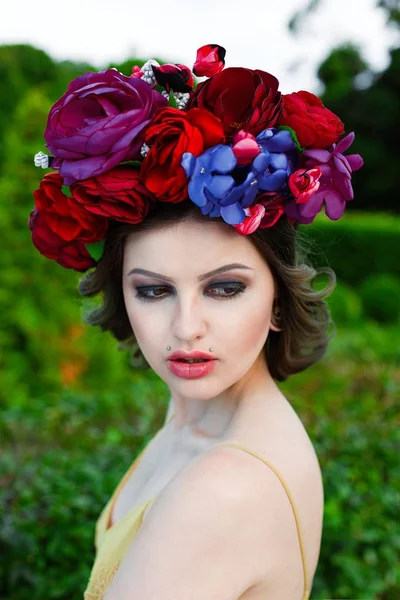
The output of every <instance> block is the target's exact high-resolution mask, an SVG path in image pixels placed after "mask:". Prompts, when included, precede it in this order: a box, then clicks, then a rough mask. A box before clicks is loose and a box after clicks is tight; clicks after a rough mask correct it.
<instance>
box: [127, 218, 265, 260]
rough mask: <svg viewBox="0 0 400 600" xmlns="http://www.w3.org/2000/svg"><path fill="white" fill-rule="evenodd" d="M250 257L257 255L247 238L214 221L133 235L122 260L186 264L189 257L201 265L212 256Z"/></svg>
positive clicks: (186, 223)
mask: <svg viewBox="0 0 400 600" xmlns="http://www.w3.org/2000/svg"><path fill="white" fill-rule="evenodd" d="M253 255H254V256H256V255H257V252H256V250H255V248H254V246H253V244H252V243H251V242H250V241H249V240H248V239H247V238H246V236H241V235H239V234H238V233H237V232H236V231H233V230H232V229H231V228H229V229H228V227H227V226H224V225H223V224H222V225H221V223H217V222H211V223H204V222H181V223H177V224H176V225H173V226H169V227H164V228H160V229H150V230H146V231H141V232H138V233H135V232H132V233H131V234H130V235H129V236H128V238H127V240H126V244H125V258H126V259H128V258H129V260H130V259H132V258H134V257H136V258H140V259H142V260H143V259H144V258H146V257H147V258H148V259H149V260H150V259H151V260H153V259H154V258H155V257H158V258H159V259H161V260H163V261H168V260H171V259H173V260H181V261H185V259H187V258H189V257H190V258H191V259H192V260H193V258H194V257H198V259H199V262H201V261H202V260H203V261H207V260H210V259H212V258H213V257H215V258H216V259H219V260H221V259H224V260H225V259H226V262H228V261H229V262H234V260H238V258H240V257H241V256H245V257H250V256H253ZM231 259H232V260H231Z"/></svg>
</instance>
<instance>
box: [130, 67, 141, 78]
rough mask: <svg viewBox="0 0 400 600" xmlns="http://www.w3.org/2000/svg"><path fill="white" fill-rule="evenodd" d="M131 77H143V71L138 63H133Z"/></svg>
mask: <svg viewBox="0 0 400 600" xmlns="http://www.w3.org/2000/svg"><path fill="white" fill-rule="evenodd" d="M131 77H137V78H138V79H141V78H142V77H143V71H142V69H141V68H140V67H139V66H138V65H133V67H132V75H131Z"/></svg>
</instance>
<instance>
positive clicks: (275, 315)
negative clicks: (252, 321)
mask: <svg viewBox="0 0 400 600" xmlns="http://www.w3.org/2000/svg"><path fill="white" fill-rule="evenodd" d="M280 316H281V315H280V310H279V306H278V305H277V303H276V301H274V304H273V307H272V314H271V327H270V329H272V331H282V328H281V327H279V324H280Z"/></svg>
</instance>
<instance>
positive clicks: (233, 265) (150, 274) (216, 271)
mask: <svg viewBox="0 0 400 600" xmlns="http://www.w3.org/2000/svg"><path fill="white" fill-rule="evenodd" d="M232 269H248V270H250V271H253V269H252V268H251V267H247V266H246V265H242V264H241V263H231V264H229V265H223V266H222V267H218V268H217V269H213V270H212V271H209V272H208V273H203V275H199V276H198V278H197V279H198V280H199V281H203V280H204V279H207V278H208V277H212V276H213V275H218V274H219V273H224V272H225V271H231V270H232ZM133 273H137V274H139V275H146V277H156V278H158V279H165V280H166V281H170V282H171V283H173V282H174V279H173V278H172V277H167V275H161V274H160V273H154V271H148V270H147V269H139V268H136V269H132V270H131V271H129V273H128V274H127V277H128V276H129V275H132V274H133Z"/></svg>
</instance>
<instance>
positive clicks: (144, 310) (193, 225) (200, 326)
mask: <svg viewBox="0 0 400 600" xmlns="http://www.w3.org/2000/svg"><path fill="white" fill-rule="evenodd" d="M232 263H240V264H241V265H244V266H246V267H247V268H233V269H230V270H228V271H226V272H224V273H220V274H217V275H214V276H210V277H207V278H206V279H204V280H203V281H199V279H198V278H199V277H200V276H201V275H203V274H205V273H209V272H210V271H212V270H214V269H217V268H219V267H222V266H224V265H227V264H232ZM132 269H145V270H147V271H152V272H155V273H158V274H160V275H161V277H155V276H147V275H144V274H140V273H132V274H130V271H131V270H132ZM166 278H169V279H170V280H168V279H166ZM171 280H172V281H171ZM217 284H218V285H217ZM228 284H229V285H228ZM140 286H153V289H152V290H150V291H149V288H148V289H147V291H146V293H147V294H148V295H150V297H151V298H153V297H154V296H156V299H155V300H145V299H142V298H140V297H137V293H138V291H137V290H138V288H139V287H140ZM224 286H225V287H224ZM226 286H228V287H226ZM232 286H233V287H232ZM244 288H245V291H244V292H243V293H238V294H236V295H235V296H233V294H234V293H235V291H236V290H238V289H239V290H240V289H244ZM123 294H124V299H125V305H126V310H127V313H128V317H129V320H130V323H131V325H132V329H133V332H134V334H135V337H136V340H137V342H138V344H139V346H140V348H141V350H142V352H143V354H144V356H145V358H146V360H147V362H148V363H149V365H150V366H151V368H152V369H153V370H154V371H155V372H156V373H157V374H158V375H159V377H160V378H161V379H162V380H163V381H165V383H166V384H167V386H168V388H169V390H170V393H171V401H172V404H173V408H174V412H175V418H174V420H173V422H172V427H173V431H174V434H175V435H176V436H192V437H198V438H202V439H204V438H206V439H210V440H215V439H217V438H219V437H223V435H224V432H225V431H226V430H227V429H228V427H229V426H230V425H231V424H232V422H233V420H234V419H235V418H238V417H239V415H240V414H241V412H242V411H243V410H244V406H246V408H247V409H248V407H249V403H250V402H258V401H260V400H259V399H260V398H263V401H265V398H266V397H268V395H269V394H271V393H272V392H276V390H277V387H276V384H275V382H274V380H273V379H272V377H271V375H270V373H269V370H268V366H267V364H266V361H265V359H264V356H263V352H262V350H263V347H264V344H265V341H266V339H267V337H268V333H269V331H270V329H273V330H274V331H279V329H278V328H277V327H276V326H274V325H273V324H272V323H271V314H272V309H273V302H274V298H275V286H274V280H273V276H272V273H271V271H270V269H269V267H268V265H267V263H266V261H265V260H264V258H263V257H262V256H261V255H260V254H259V252H258V251H257V249H256V248H255V247H254V246H253V245H252V244H251V242H250V241H249V240H248V239H247V238H246V236H242V235H238V234H237V232H236V231H235V230H234V229H233V228H232V227H230V226H228V225H226V224H224V223H220V222H216V221H211V220H207V221H206V220H205V221H204V222H200V223H199V222H186V223H185V222H183V223H177V224H176V225H174V226H173V227H169V228H164V229H162V230H158V231H147V232H141V233H132V234H131V235H130V236H129V237H128V238H127V241H126V245H125V251H124V260H123ZM232 296H233V297H232ZM167 346H171V348H172V350H171V351H167V349H166V348H167ZM210 347H212V348H213V356H215V358H216V359H218V362H217V368H216V369H215V370H214V372H213V373H211V374H209V375H206V376H205V377H202V378H200V379H192V380H186V379H182V378H179V377H176V376H175V375H173V374H172V373H171V372H170V371H169V370H168V368H167V363H166V359H167V356H168V355H169V354H170V352H172V351H175V350H178V349H180V350H187V351H191V350H202V351H206V352H208V351H209V348H210Z"/></svg>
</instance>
